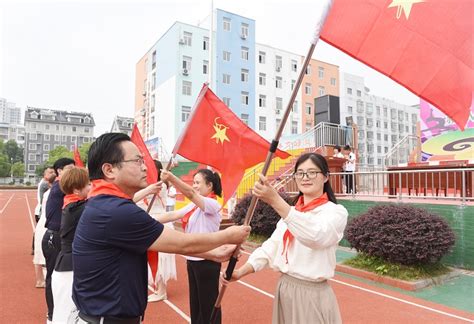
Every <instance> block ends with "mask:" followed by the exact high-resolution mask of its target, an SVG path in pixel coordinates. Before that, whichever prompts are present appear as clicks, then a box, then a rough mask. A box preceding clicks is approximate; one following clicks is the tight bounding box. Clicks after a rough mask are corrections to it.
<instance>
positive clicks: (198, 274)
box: [187, 260, 222, 324]
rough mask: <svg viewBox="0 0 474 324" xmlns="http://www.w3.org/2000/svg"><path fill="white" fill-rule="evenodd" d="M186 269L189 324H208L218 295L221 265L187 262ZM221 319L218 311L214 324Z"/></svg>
mask: <svg viewBox="0 0 474 324" xmlns="http://www.w3.org/2000/svg"><path fill="white" fill-rule="evenodd" d="M187 268H188V282H189V305H190V308H191V324H209V320H210V319H211V313H212V310H213V308H214V303H215V302H216V299H217V296H218V295H219V276H220V271H221V264H220V263H217V262H214V261H209V260H202V261H190V260H188V262H187ZM221 318H222V314H221V311H220V310H219V312H218V314H217V319H216V323H221Z"/></svg>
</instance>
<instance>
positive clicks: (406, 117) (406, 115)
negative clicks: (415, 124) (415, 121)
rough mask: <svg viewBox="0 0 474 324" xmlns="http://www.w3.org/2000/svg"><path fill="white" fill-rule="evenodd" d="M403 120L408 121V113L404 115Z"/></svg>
mask: <svg viewBox="0 0 474 324" xmlns="http://www.w3.org/2000/svg"><path fill="white" fill-rule="evenodd" d="M405 120H406V121H408V113H405Z"/></svg>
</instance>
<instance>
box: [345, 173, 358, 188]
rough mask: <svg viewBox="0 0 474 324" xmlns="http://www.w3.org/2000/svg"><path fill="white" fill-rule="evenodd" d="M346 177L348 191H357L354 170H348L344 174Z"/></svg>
mask: <svg viewBox="0 0 474 324" xmlns="http://www.w3.org/2000/svg"><path fill="white" fill-rule="evenodd" d="M344 179H345V180H346V193H352V192H353V191H354V193H356V190H355V188H356V185H355V178H354V172H352V171H346V174H344Z"/></svg>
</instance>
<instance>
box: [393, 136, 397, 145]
mask: <svg viewBox="0 0 474 324" xmlns="http://www.w3.org/2000/svg"><path fill="white" fill-rule="evenodd" d="M396 142H397V135H392V144H393V143H396Z"/></svg>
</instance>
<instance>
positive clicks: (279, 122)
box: [275, 118, 281, 129]
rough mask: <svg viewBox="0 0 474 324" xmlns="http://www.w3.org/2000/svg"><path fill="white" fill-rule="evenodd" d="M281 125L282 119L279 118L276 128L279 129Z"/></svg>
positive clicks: (276, 121)
mask: <svg viewBox="0 0 474 324" xmlns="http://www.w3.org/2000/svg"><path fill="white" fill-rule="evenodd" d="M280 124H281V119H280V118H277V119H276V120H275V127H276V128H277V129H278V128H279V127H280Z"/></svg>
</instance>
